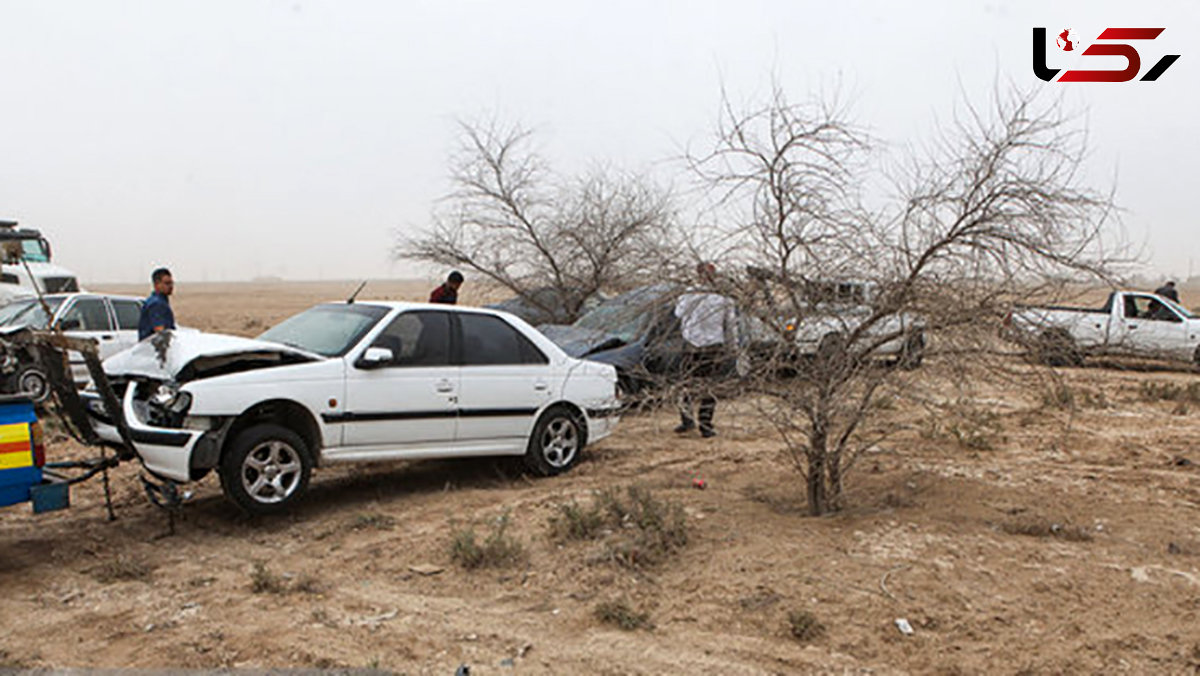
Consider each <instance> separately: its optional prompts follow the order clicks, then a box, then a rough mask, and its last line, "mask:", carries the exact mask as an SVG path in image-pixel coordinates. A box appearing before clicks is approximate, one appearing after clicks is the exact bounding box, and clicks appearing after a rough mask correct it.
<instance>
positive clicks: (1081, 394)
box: [1042, 384, 1111, 411]
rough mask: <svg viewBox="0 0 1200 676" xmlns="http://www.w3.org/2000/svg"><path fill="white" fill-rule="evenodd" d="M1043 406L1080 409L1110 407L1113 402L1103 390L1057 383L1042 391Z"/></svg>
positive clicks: (1068, 409)
mask: <svg viewBox="0 0 1200 676" xmlns="http://www.w3.org/2000/svg"><path fill="white" fill-rule="evenodd" d="M1042 406H1044V407H1046V408H1055V409H1059V410H1062V411H1078V410H1079V409H1081V408H1101V409H1103V408H1109V407H1111V404H1110V403H1109V401H1108V397H1107V396H1105V394H1104V393H1103V392H1096V391H1093V390H1088V389H1082V388H1076V387H1071V386H1070V385H1064V384H1057V385H1053V386H1051V387H1049V388H1047V389H1046V390H1044V391H1043V392H1042Z"/></svg>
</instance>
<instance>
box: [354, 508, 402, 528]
mask: <svg viewBox="0 0 1200 676" xmlns="http://www.w3.org/2000/svg"><path fill="white" fill-rule="evenodd" d="M395 527H396V519H395V518H394V517H391V516H388V515H387V514H380V513H378V512H364V513H363V514H359V515H358V516H356V517H354V520H353V521H352V522H351V523H350V528H351V529H353V530H368V529H370V530H392V529H393V528H395Z"/></svg>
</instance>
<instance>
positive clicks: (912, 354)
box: [899, 331, 925, 371]
mask: <svg viewBox="0 0 1200 676" xmlns="http://www.w3.org/2000/svg"><path fill="white" fill-rule="evenodd" d="M924 361H925V332H924V331H916V332H913V333H910V334H909V335H908V337H907V338H905V339H904V346H903V347H901V348H900V360H899V364H900V368H902V369H904V370H905V371H913V370H916V369H918V368H920V366H921V363H922V362H924Z"/></svg>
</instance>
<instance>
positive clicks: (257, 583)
mask: <svg viewBox="0 0 1200 676" xmlns="http://www.w3.org/2000/svg"><path fill="white" fill-rule="evenodd" d="M287 590H288V588H287V580H286V579H284V577H283V576H282V575H278V574H276V573H273V572H271V570H270V569H269V568H267V564H265V563H263V562H262V561H256V562H255V563H254V569H253V570H252V571H250V591H252V592H254V593H255V594H286V593H287Z"/></svg>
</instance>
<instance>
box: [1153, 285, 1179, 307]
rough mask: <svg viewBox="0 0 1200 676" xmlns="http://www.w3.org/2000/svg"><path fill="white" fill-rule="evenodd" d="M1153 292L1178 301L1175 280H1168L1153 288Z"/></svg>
mask: <svg viewBox="0 0 1200 676" xmlns="http://www.w3.org/2000/svg"><path fill="white" fill-rule="evenodd" d="M1154 293H1155V294H1157V295H1159V296H1162V297H1163V298H1170V299H1171V300H1173V301H1175V302H1176V303H1178V302H1179V291H1177V290H1176V289H1175V282H1173V281H1170V282H1167V283H1166V284H1163V285H1162V286H1160V287H1158V288H1157V289H1155V290H1154Z"/></svg>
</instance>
